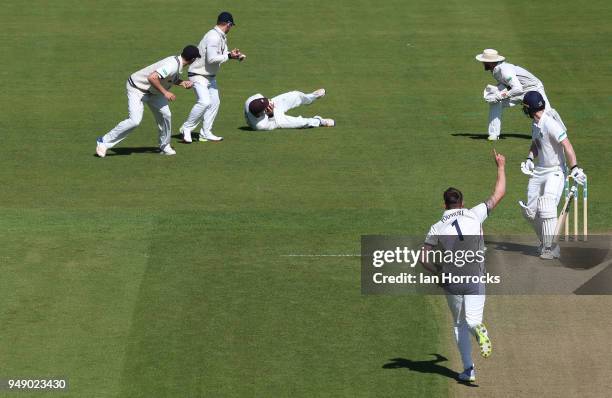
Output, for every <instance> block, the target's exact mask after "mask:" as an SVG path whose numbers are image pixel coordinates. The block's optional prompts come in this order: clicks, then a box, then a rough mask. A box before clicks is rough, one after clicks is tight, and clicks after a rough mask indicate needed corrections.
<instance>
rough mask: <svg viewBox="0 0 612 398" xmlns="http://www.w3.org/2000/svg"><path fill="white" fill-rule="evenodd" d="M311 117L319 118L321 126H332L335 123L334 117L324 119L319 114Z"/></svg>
mask: <svg viewBox="0 0 612 398" xmlns="http://www.w3.org/2000/svg"><path fill="white" fill-rule="evenodd" d="M313 119H319V122H320V123H321V124H320V126H321V127H334V126H335V125H336V121H335V120H334V119H324V118H322V117H321V116H315V117H314V118H313Z"/></svg>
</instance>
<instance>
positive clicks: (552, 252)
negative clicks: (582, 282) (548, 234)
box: [540, 245, 561, 260]
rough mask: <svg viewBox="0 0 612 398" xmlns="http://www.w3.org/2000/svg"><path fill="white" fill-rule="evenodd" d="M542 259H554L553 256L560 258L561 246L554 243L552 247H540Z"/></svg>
mask: <svg viewBox="0 0 612 398" xmlns="http://www.w3.org/2000/svg"><path fill="white" fill-rule="evenodd" d="M540 258H541V259H542V260H554V259H555V258H561V248H560V247H559V245H555V247H554V248H550V247H546V248H543V249H542V254H540Z"/></svg>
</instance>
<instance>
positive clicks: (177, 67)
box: [128, 56, 183, 94]
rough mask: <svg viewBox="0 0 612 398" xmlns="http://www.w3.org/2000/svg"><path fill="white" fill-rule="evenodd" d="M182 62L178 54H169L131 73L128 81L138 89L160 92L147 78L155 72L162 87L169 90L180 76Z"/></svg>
mask: <svg viewBox="0 0 612 398" xmlns="http://www.w3.org/2000/svg"><path fill="white" fill-rule="evenodd" d="M182 70H183V64H182V63H181V57H180V56H171V57H168V58H164V59H162V60H161V61H158V62H156V63H154V64H153V65H149V66H147V67H146V68H143V69H141V70H139V71H138V72H135V73H132V75H131V76H130V78H129V79H128V82H129V83H130V85H133V86H136V88H138V89H139V90H142V91H149V92H150V93H152V94H161V93H160V92H159V91H158V90H157V89H156V88H155V87H153V86H152V85H151V83H149V80H148V79H147V78H148V77H149V75H150V74H151V73H153V72H157V73H158V74H159V77H160V83H161V85H162V87H163V88H165V89H166V90H169V89H170V87H172V86H173V85H174V84H175V83H176V82H177V81H178V80H179V79H180V77H181V72H182Z"/></svg>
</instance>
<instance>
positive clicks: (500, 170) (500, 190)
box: [486, 166, 506, 210]
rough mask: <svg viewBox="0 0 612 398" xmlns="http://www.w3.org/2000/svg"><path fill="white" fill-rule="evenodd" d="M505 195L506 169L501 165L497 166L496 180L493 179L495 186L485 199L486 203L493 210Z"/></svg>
mask: <svg viewBox="0 0 612 398" xmlns="http://www.w3.org/2000/svg"><path fill="white" fill-rule="evenodd" d="M504 195H506V171H505V168H504V167H503V166H498V167H497V180H496V181H495V188H494V189H493V193H492V194H491V196H490V197H489V199H487V201H486V205H487V208H488V209H489V210H493V209H494V208H495V207H496V206H497V204H498V203H499V202H500V201H501V200H502V198H503V197H504Z"/></svg>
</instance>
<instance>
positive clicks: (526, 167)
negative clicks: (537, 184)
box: [521, 158, 535, 176]
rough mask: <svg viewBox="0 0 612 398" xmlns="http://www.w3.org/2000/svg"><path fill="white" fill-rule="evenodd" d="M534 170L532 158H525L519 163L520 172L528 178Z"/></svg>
mask: <svg viewBox="0 0 612 398" xmlns="http://www.w3.org/2000/svg"><path fill="white" fill-rule="evenodd" d="M534 169H535V165H534V164H533V159H532V158H527V159H525V161H524V162H521V171H522V172H523V174H527V175H528V176H530V175H533V170H534Z"/></svg>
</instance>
